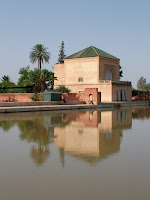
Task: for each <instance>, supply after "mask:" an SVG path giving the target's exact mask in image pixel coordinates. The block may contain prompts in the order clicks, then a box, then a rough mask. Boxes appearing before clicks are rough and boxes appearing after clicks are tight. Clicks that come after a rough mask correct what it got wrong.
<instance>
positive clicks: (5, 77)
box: [1, 75, 10, 83]
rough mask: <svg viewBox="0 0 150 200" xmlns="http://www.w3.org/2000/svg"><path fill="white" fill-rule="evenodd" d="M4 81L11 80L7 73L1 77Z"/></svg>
mask: <svg viewBox="0 0 150 200" xmlns="http://www.w3.org/2000/svg"><path fill="white" fill-rule="evenodd" d="M1 81H2V83H8V82H10V77H9V76H8V75H7V76H6V75H4V76H3V77H2V79H1Z"/></svg>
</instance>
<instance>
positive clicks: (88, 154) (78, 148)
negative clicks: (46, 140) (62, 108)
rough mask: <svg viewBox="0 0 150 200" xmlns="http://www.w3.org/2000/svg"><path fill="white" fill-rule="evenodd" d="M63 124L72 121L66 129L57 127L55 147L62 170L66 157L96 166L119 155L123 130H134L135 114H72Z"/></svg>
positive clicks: (122, 112) (65, 118) (127, 112)
mask: <svg viewBox="0 0 150 200" xmlns="http://www.w3.org/2000/svg"><path fill="white" fill-rule="evenodd" d="M62 121H70V123H69V124H68V125H67V126H65V127H54V136H55V138H54V144H55V146H57V147H58V148H59V153H60V158H61V162H62V166H64V155H65V154H69V155H72V156H74V157H76V158H79V159H82V160H84V161H87V162H89V163H95V162H98V161H99V160H101V159H103V158H106V157H107V156H109V155H111V154H114V153H117V152H119V151H120V142H121V137H122V130H124V129H129V128H131V126H132V111H131V109H122V110H112V111H101V112H100V111H86V112H82V113H75V114H73V113H71V114H68V115H66V116H65V117H64V118H63V119H62Z"/></svg>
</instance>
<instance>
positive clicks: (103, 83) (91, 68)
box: [54, 46, 132, 102]
mask: <svg viewBox="0 0 150 200" xmlns="http://www.w3.org/2000/svg"><path fill="white" fill-rule="evenodd" d="M119 62H120V60H119V59H118V58H116V57H114V56H112V55H110V54H108V53H106V52H104V51H102V50H100V49H98V48H96V47H93V46H90V47H88V48H86V49H84V50H82V51H79V52H77V53H75V54H73V55H71V56H68V57H67V58H66V59H64V63H63V64H55V65H54V73H55V76H56V77H57V80H55V82H54V88H57V87H58V86H59V85H65V86H66V87H68V88H69V89H70V90H71V92H72V93H81V92H83V91H84V90H85V88H98V92H101V101H102V102H112V101H131V99H132V89H131V82H126V81H119V79H120V66H119Z"/></svg>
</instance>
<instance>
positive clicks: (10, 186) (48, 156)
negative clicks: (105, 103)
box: [0, 108, 150, 200]
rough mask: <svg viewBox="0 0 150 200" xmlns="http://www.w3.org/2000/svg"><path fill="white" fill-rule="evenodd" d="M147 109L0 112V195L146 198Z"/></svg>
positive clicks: (10, 198)
mask: <svg viewBox="0 0 150 200" xmlns="http://www.w3.org/2000/svg"><path fill="white" fill-rule="evenodd" d="M149 188H150V109H149V108H132V109H130V108H124V109H118V110H107V111H72V112H71V111H68V112H61V113H59V112H55V113H52V112H39V113H21V114H1V115H0V200H41V199H42V200H48V199H53V200H58V199H61V200H63V199H64V200H77V199H79V200H80V199H81V200H91V199H94V200H97V199H105V200H108V199H111V200H127V199H128V200H130V199H132V200H133V199H136V200H149V199H150V191H149Z"/></svg>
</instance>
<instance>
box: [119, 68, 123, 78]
mask: <svg viewBox="0 0 150 200" xmlns="http://www.w3.org/2000/svg"><path fill="white" fill-rule="evenodd" d="M119 68H120V70H119V73H120V78H121V77H123V71H122V67H121V65H119Z"/></svg>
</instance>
